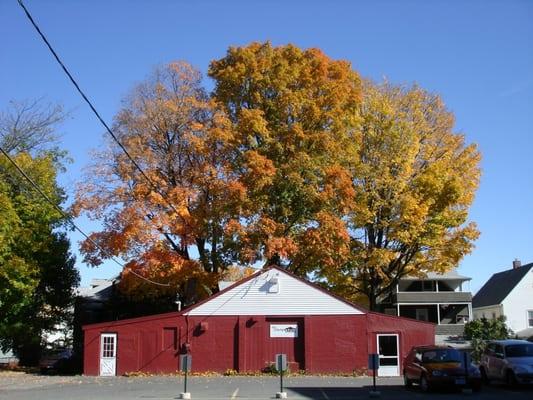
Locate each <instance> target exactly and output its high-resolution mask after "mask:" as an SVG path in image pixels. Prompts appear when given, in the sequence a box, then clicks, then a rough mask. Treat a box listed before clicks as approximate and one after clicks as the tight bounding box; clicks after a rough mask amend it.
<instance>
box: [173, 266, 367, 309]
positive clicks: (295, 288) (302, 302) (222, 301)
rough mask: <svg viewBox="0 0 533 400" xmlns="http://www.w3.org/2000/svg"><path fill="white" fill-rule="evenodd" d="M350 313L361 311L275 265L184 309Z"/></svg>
mask: <svg viewBox="0 0 533 400" xmlns="http://www.w3.org/2000/svg"><path fill="white" fill-rule="evenodd" d="M350 314H354V315H355V314H364V312H363V311H361V310H359V309H358V308H356V307H355V306H353V305H351V304H349V303H347V302H344V301H342V300H340V299H338V298H336V297H335V296H332V295H330V294H328V293H327V292H325V291H324V290H321V289H318V288H317V287H315V286H314V285H312V284H310V283H306V282H304V281H302V280H300V279H298V278H296V277H294V276H292V275H290V274H288V273H286V272H284V271H282V270H279V269H276V268H272V269H267V270H265V271H263V272H259V273H257V275H256V276H254V277H252V278H251V279H248V280H244V281H243V282H242V283H240V284H237V285H235V286H234V287H233V288H230V289H229V290H227V291H225V292H223V293H221V294H220V295H218V296H215V297H213V298H212V299H208V300H207V301H205V302H204V303H201V304H199V305H198V306H196V307H193V308H192V309H191V310H190V311H185V312H184V315H190V316H200V315H201V316H219V315H350Z"/></svg>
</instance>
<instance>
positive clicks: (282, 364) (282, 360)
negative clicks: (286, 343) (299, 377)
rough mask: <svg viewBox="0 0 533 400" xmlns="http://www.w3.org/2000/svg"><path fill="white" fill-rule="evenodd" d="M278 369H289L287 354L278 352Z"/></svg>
mask: <svg viewBox="0 0 533 400" xmlns="http://www.w3.org/2000/svg"><path fill="white" fill-rule="evenodd" d="M276 369H277V370H278V371H279V372H281V371H287V354H276Z"/></svg>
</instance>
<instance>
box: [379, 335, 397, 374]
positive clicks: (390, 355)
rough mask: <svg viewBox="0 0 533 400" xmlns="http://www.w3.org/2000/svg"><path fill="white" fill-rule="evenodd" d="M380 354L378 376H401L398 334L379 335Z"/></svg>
mask: <svg viewBox="0 0 533 400" xmlns="http://www.w3.org/2000/svg"><path fill="white" fill-rule="evenodd" d="M377 345H378V354H379V368H378V376H400V357H399V351H398V350H399V345H398V335H397V334H387V335H385V334H384V335H377Z"/></svg>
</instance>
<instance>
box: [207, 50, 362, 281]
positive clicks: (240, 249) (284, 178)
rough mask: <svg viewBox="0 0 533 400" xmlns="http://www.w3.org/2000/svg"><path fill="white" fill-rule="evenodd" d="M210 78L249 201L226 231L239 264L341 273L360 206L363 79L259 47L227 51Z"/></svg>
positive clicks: (311, 58)
mask: <svg viewBox="0 0 533 400" xmlns="http://www.w3.org/2000/svg"><path fill="white" fill-rule="evenodd" d="M209 76H211V77H212V78H213V79H214V81H215V89H214V93H213V98H214V99H216V101H217V102H218V103H220V104H222V105H223V107H224V111H225V112H226V114H227V115H228V118H229V120H230V121H231V130H232V133H233V135H232V143H231V145H232V147H233V151H235V152H236V154H235V156H234V157H233V158H232V160H234V165H233V168H234V170H235V171H236V173H238V175H239V180H240V182H242V184H243V185H244V187H245V188H246V196H247V200H248V202H247V204H246V208H245V210H244V213H241V214H240V215H239V217H240V218H239V219H234V220H232V221H230V223H229V224H228V225H227V226H226V228H225V231H226V232H227V233H228V236H227V240H228V242H232V245H231V244H229V245H230V247H231V246H233V247H234V249H235V255H236V256H237V259H238V260H239V261H240V262H242V263H255V262H263V263H266V264H276V265H281V266H286V267H287V268H289V269H291V270H293V271H295V272H298V273H300V274H305V273H306V272H310V271H312V270H313V269H314V268H315V267H316V265H318V264H322V265H328V266H331V267H332V268H334V266H335V265H339V263H340V261H341V260H342V259H343V256H345V255H347V253H348V250H349V246H348V245H347V243H348V226H347V224H346V221H345V220H343V219H342V217H343V215H344V213H346V212H347V211H348V210H350V209H352V207H353V206H354V200H355V197H354V195H355V192H354V190H353V187H352V184H351V181H350V177H351V174H352V171H353V169H354V168H355V164H356V161H357V160H356V149H357V145H358V139H357V137H356V134H357V132H356V131H355V129H354V127H355V123H356V121H357V115H356V111H357V108H358V107H359V105H360V101H361V85H360V84H361V82H360V78H359V75H358V74H357V73H356V72H354V71H353V70H352V68H351V65H350V63H348V62H346V61H337V60H332V59H330V58H329V57H327V56H326V55H325V54H324V53H322V52H321V51H320V50H318V49H309V50H301V49H299V48H298V47H296V46H293V45H288V46H280V47H273V46H272V45H271V44H270V43H252V44H251V45H249V46H246V47H235V48H230V49H229V50H228V53H227V55H226V57H224V58H222V59H221V60H218V61H214V62H212V63H211V66H210V68H209Z"/></svg>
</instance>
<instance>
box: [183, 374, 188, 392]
mask: <svg viewBox="0 0 533 400" xmlns="http://www.w3.org/2000/svg"><path fill="white" fill-rule="evenodd" d="M183 391H184V392H185V393H187V368H185V389H184V390H183Z"/></svg>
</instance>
